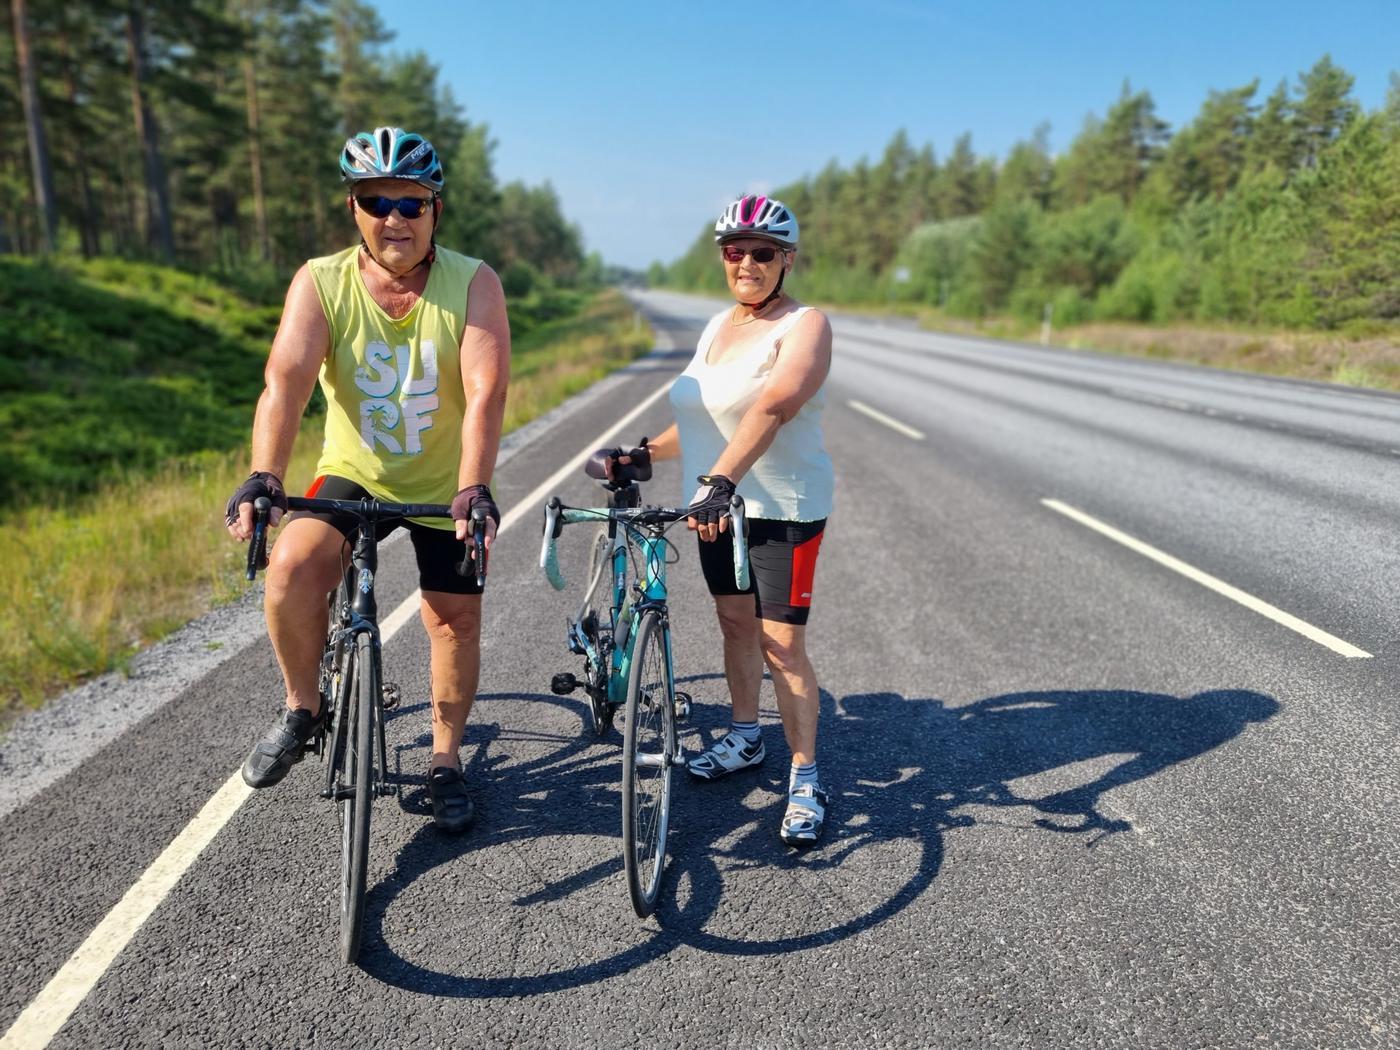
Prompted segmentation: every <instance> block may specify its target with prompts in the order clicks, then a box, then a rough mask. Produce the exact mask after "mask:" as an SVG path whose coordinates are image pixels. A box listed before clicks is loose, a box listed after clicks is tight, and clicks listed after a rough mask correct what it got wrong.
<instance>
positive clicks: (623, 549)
mask: <svg viewBox="0 0 1400 1050" xmlns="http://www.w3.org/2000/svg"><path fill="white" fill-rule="evenodd" d="M640 503H641V498H640V490H639V489H638V488H637V485H636V484H635V483H633V484H631V485H627V486H623V487H620V488H616V489H614V490H613V496H612V498H611V499H610V500H609V505H608V506H607V507H593V508H588V507H566V506H564V505H563V504H562V503H561V502H560V501H559V498H558V497H557V496H556V497H554V498H553V499H551V500H550V501H549V503H548V504H547V505H546V507H545V532H544V544H543V547H542V549H541V551H540V567H541V568H542V569H544V571H545V575H546V576H547V577H548V578H549V582H550V584H551V585H552V586H553V587H554V589H555V590H558V591H562V590H563V589H564V587H565V585H566V584H565V580H564V575H563V572H562V571H561V570H560V568H559V557H558V552H557V549H556V546H555V541H556V540H557V539H558V537H559V534H560V533H561V532H562V531H563V527H564V526H565V525H568V524H574V523H577V522H583V521H598V522H606V524H607V530H608V539H609V541H610V542H611V544H612V556H611V561H610V563H609V567H610V569H611V581H610V587H611V601H610V602H609V605H608V611H609V620H610V622H609V623H608V624H607V629H606V631H599V632H598V634H597V636H596V637H590V636H589V632H587V631H585V630H584V629H583V625H582V623H581V621H580V620H578V619H576V620H574V622H573V623H571V624H570V625H569V637H568V642H569V648H570V649H571V650H573V651H574V652H578V653H582V654H584V655H585V656H587V658H588V659H589V661H590V662H591V663H592V665H593V666H594V667H606V668H607V669H608V679H607V701H608V703H609V704H611V705H614V706H616V705H618V704H621V703H623V702H624V701H625V700H626V695H625V692H626V689H627V676H628V673H629V670H630V668H631V661H632V642H633V636H632V625H633V624H634V623H636V622H637V620H638V619H639V617H640V616H641V614H642V613H644V612H646V610H647V609H651V608H655V609H659V610H660V612H661V615H662V616H663V617H665V616H667V607H666V600H667V590H666V556H665V555H666V547H667V541H666V539H665V535H664V531H665V530H664V526H665V525H666V524H669V523H671V522H674V521H678V520H680V519H681V518H683V517H684V516H685V511H684V510H681V509H677V508H667V507H646V508H643V507H641V506H640ZM730 516H731V519H732V522H733V525H734V530H735V542H734V575H735V580H736V582H738V583H739V586H740V587H742V588H747V587H748V585H749V563H748V545H747V543H746V542H745V529H744V524H745V519H744V504H743V500H741V499H739V498H738V497H737V496H736V497H735V498H734V500H733V502H732V503H731V506H730ZM634 547H635V548H636V549H637V550H638V551H639V552H640V554H641V557H642V564H643V570H642V572H641V574H640V578H639V580H638V581H637V583H636V584H635V585H634V586H635V593H629V592H628V589H627V584H626V581H627V567H628V559H629V557H630V551H631V549H632V548H634ZM585 604H586V603H585ZM666 649H667V651H666V660H667V663H668V664H669V663H670V662H671V653H670V632H669V631H668V632H667V634H666Z"/></svg>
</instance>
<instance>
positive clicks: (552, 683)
mask: <svg viewBox="0 0 1400 1050" xmlns="http://www.w3.org/2000/svg"><path fill="white" fill-rule="evenodd" d="M577 688H578V679H577V678H575V677H574V676H573V675H571V674H569V672H567V671H565V672H564V673H563V674H557V675H555V676H554V677H553V678H551V679H550V680H549V691H550V692H551V693H553V694H554V695H555V696H568V695H569V694H570V693H572V692H573V691H574V690H575V689H577Z"/></svg>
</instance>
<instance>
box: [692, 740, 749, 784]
mask: <svg viewBox="0 0 1400 1050" xmlns="http://www.w3.org/2000/svg"><path fill="white" fill-rule="evenodd" d="M763 755H764V751H763V740H762V738H760V739H758V740H755V741H754V742H753V743H752V744H751V743H749V742H748V741H747V740H745V739H744V738H743V737H741V736H740V735H739V734H738V733H735V732H732V731H731V732H729V733H726V734H724V736H723V737H722V738H721V739H720V740H719V742H718V743H716V744H714V745H713V746H712V747H710V748H709V750H707V751H704V752H702V753H701V754H699V755H696V756H695V757H694V758H692V759H691V760H690V761H689V762H688V763H686V767H685V768H686V769H688V770H689V771H690V775H691V776H693V777H699V778H700V779H701V780H718V779H719V778H720V777H727V776H728V775H729V774H730V773H733V772H736V771H738V770H740V769H749V768H751V767H753V766H756V765H758V764H759V763H760V762H762V761H763Z"/></svg>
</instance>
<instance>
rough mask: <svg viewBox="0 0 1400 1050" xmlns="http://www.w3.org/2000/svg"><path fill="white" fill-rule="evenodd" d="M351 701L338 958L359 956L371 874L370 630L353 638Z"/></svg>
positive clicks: (375, 667)
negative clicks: (366, 892) (366, 888)
mask: <svg viewBox="0 0 1400 1050" xmlns="http://www.w3.org/2000/svg"><path fill="white" fill-rule="evenodd" d="M354 646H355V648H354V658H353V663H352V665H351V666H352V670H351V676H352V679H353V684H352V686H351V688H350V689H349V690H347V693H348V697H349V704H348V705H347V710H346V712H345V714H346V718H345V722H344V728H343V731H342V734H341V735H342V737H343V738H344V740H345V765H344V770H345V773H346V778H345V779H344V780H343V781H342V783H341V789H340V796H341V797H340V823H341V852H340V957H341V960H342V961H344V962H346V963H353V962H354V961H355V960H356V958H358V956H359V954H360V928H361V926H362V925H363V923H364V917H365V883H366V880H367V878H368V874H369V810H370V803H371V800H372V798H373V796H374V777H373V774H374V763H373V755H374V707H375V704H377V703H378V702H379V660H378V654H377V653H376V652H375V650H374V640H373V639H372V638H371V637H370V634H369V632H368V631H364V632H361V633H360V634H357V635H356V636H355V641H354Z"/></svg>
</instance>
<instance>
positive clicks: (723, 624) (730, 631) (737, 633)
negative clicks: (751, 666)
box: [715, 595, 759, 644]
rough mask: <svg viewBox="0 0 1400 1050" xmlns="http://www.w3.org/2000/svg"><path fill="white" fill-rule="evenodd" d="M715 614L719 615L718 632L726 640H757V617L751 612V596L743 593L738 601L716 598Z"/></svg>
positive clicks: (735, 641) (731, 641)
mask: <svg viewBox="0 0 1400 1050" xmlns="http://www.w3.org/2000/svg"><path fill="white" fill-rule="evenodd" d="M727 597H728V596H726V598H727ZM715 614H716V615H717V616H718V617H719V630H720V634H722V635H723V636H724V640H725V641H726V642H730V643H731V644H733V643H739V642H756V641H757V640H758V636H759V626H758V618H757V617H755V616H754V614H753V599H752V598H750V597H748V596H747V595H744V596H742V597H741V598H740V599H739V600H738V601H733V600H716V601H715Z"/></svg>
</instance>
